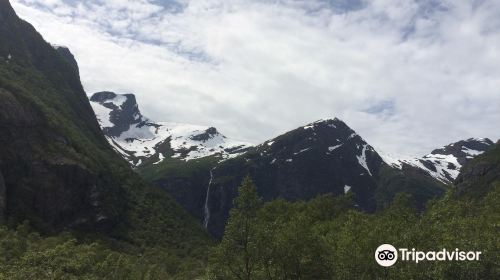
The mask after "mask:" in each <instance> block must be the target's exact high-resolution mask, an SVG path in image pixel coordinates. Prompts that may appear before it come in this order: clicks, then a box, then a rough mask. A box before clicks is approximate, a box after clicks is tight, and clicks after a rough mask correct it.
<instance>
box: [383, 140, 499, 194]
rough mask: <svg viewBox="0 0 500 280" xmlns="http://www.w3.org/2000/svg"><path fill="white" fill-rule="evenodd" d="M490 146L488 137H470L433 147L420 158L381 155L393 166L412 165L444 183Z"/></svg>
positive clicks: (449, 180) (448, 182)
mask: <svg viewBox="0 0 500 280" xmlns="http://www.w3.org/2000/svg"><path fill="white" fill-rule="evenodd" d="M492 147H493V142H492V141H491V140H490V139H488V138H470V139H467V140H461V141H458V142H455V143H451V144H449V145H446V146H444V147H441V148H439V149H435V150H433V151H432V152H431V153H430V154H428V155H425V156H423V157H421V158H413V159H399V160H398V159H392V158H391V157H389V156H387V155H383V158H384V161H385V162H386V163H387V164H389V165H391V166H393V167H397V168H399V169H401V168H402V167H403V166H404V165H410V166H414V167H417V168H420V169H422V170H424V171H425V172H427V173H429V174H430V175H431V176H433V177H434V178H436V179H438V180H440V181H441V182H443V183H445V184H451V183H453V181H454V180H455V179H456V178H457V176H458V174H459V173H460V169H461V167H462V166H463V165H464V164H466V163H467V162H468V161H469V160H471V159H473V158H474V157H476V156H477V155H480V154H482V153H484V152H486V151H488V150H490V149H491V148H492Z"/></svg>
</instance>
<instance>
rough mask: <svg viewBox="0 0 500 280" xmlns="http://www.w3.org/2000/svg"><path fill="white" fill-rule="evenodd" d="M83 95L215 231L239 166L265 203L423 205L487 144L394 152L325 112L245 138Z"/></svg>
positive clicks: (124, 101)
mask: <svg viewBox="0 0 500 280" xmlns="http://www.w3.org/2000/svg"><path fill="white" fill-rule="evenodd" d="M90 100H91V104H92V106H93V108H94V111H95V112H96V115H97V117H98V119H99V122H100V125H101V127H102V129H103V131H104V133H105V135H106V136H107V139H108V141H109V142H110V143H111V144H112V145H113V146H114V147H115V149H116V150H117V151H118V152H119V153H120V154H121V155H122V156H123V157H124V158H126V159H127V160H129V162H130V163H131V164H132V165H133V166H135V167H136V170H137V171H138V172H139V174H141V175H142V176H143V177H144V178H145V179H146V180H147V181H149V182H151V183H152V184H154V185H156V186H158V187H160V188H162V189H164V190H166V191H167V192H168V193H170V194H171V195H172V196H173V197H174V199H175V200H176V201H177V202H178V203H180V204H181V205H182V206H183V207H184V208H185V209H186V210H188V211H189V212H190V213H191V214H192V215H193V216H195V217H196V218H198V219H199V221H200V222H202V223H203V225H204V226H205V227H207V228H208V229H209V231H210V232H211V233H212V234H214V235H215V236H220V234H221V233H222V230H223V228H224V225H225V222H226V219H227V215H228V213H229V209H230V208H231V207H232V199H233V198H234V197H235V195H236V187H237V186H238V185H239V183H240V182H241V180H242V179H243V177H244V176H246V175H247V174H250V175H251V176H252V178H253V179H254V180H255V182H256V185H257V186H258V191H259V195H261V196H262V197H263V199H264V200H265V201H270V200H273V199H276V198H283V199H286V200H289V201H296V200H308V199H311V198H314V197H315V196H317V195H321V194H333V195H342V194H346V193H351V194H352V196H353V198H354V200H355V201H356V203H357V205H358V207H359V208H360V209H361V210H363V211H367V212H373V211H376V210H379V209H384V208H385V207H387V206H388V205H389V204H390V203H391V201H392V199H393V197H394V196H395V194H397V193H400V192H406V193H410V194H412V196H413V198H414V200H415V206H416V207H417V208H419V209H422V208H423V207H424V205H425V203H426V202H427V201H428V200H429V199H431V198H434V197H439V196H441V195H442V194H443V193H444V192H445V189H446V185H451V183H452V182H453V180H454V179H455V178H456V177H457V176H458V173H459V170H460V168H461V166H462V165H464V164H466V163H467V162H468V161H469V160H470V159H472V158H473V157H474V156H476V155H478V154H481V153H482V152H484V151H487V150H488V149H490V148H491V147H492V144H493V143H492V142H491V141H490V140H489V139H468V140H463V141H459V142H456V143H453V144H450V145H447V146H444V147H442V148H439V149H436V150H434V151H432V152H431V153H430V154H429V155H426V156H424V157H421V158H415V159H393V158H391V157H389V156H387V155H384V154H379V153H378V152H377V151H376V150H375V149H374V148H373V147H372V146H370V145H369V144H368V143H367V142H366V141H365V140H363V138H361V136H359V135H358V134H357V133H356V132H355V131H354V130H352V129H351V128H349V127H348V126H347V125H346V124H345V123H344V122H342V121H341V120H339V119H328V120H320V121H317V122H314V123H311V124H309V125H306V126H303V127H299V128H297V129H295V130H293V131H290V132H288V133H285V134H283V135H281V136H278V137H276V138H274V139H272V140H268V141H266V142H264V143H263V144H261V145H258V146H250V145H248V144H245V143H238V142H234V141H230V140H227V138H225V137H224V136H222V135H220V134H219V133H218V132H217V130H216V129H215V128H206V127H198V126H192V125H182V124H175V123H155V122H153V121H150V120H149V119H147V118H145V117H144V116H143V115H142V114H141V112H140V111H139V109H138V105H137V102H136V99H135V96H134V95H132V94H126V95H120V94H115V93H112V92H99V93H96V94H94V95H93V96H92V97H91V98H90ZM176 139H179V140H178V141H175V140H176ZM210 143H215V144H212V145H210ZM233 143H235V144H233ZM232 147H236V148H234V149H233V148H232Z"/></svg>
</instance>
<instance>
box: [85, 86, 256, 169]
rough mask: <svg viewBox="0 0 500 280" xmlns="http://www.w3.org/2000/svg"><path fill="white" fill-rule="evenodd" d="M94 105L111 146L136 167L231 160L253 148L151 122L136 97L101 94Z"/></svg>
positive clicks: (215, 134)
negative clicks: (165, 162)
mask: <svg viewBox="0 0 500 280" xmlns="http://www.w3.org/2000/svg"><path fill="white" fill-rule="evenodd" d="M90 101H91V105H92V108H93V109H94V112H95V113H96V116H97V119H98V120H99V124H100V126H101V128H102V130H103V132H104V135H105V136H106V138H107V139H108V141H109V143H110V144H111V145H112V146H113V147H114V148H115V150H116V151H118V152H119V153H120V154H121V155H122V156H123V157H124V158H125V159H127V160H128V161H129V162H130V163H131V164H132V165H133V166H139V165H141V164H144V163H147V162H149V163H150V164H158V163H160V162H162V161H163V160H164V159H165V158H172V159H180V160H183V161H189V160H193V159H199V158H203V157H207V156H212V155H214V156H217V157H220V158H221V159H227V158H230V157H235V156H237V155H239V154H241V153H243V152H245V151H246V150H247V149H248V147H249V146H250V145H249V144H248V143H244V142H240V141H235V140H231V139H229V138H227V137H226V136H224V135H222V134H221V133H219V131H217V129H216V128H214V127H205V126H199V125H191V124H180V123H172V122H154V121H151V120H150V119H148V118H146V117H144V116H143V115H142V114H141V112H140V110H139V106H138V105H137V102H136V99H135V96H134V95H133V94H116V93H113V92H97V93H95V94H93V95H92V96H91V97H90Z"/></svg>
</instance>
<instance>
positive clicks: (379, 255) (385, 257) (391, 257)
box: [375, 244, 398, 266]
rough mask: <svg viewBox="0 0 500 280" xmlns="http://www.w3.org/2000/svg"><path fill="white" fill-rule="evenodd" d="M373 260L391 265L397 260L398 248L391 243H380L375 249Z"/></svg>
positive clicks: (383, 264) (384, 264)
mask: <svg viewBox="0 0 500 280" xmlns="http://www.w3.org/2000/svg"><path fill="white" fill-rule="evenodd" d="M375 260H376V261H377V263H378V264H379V265H381V266H392V265H393V264H395V263H396V261H397V260H398V250H396V248H394V246H392V245H391V244H382V245H380V246H378V248H377V250H375Z"/></svg>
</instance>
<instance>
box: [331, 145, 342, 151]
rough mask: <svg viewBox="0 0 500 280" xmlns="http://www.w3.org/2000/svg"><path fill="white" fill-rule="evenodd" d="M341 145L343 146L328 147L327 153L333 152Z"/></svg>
mask: <svg viewBox="0 0 500 280" xmlns="http://www.w3.org/2000/svg"><path fill="white" fill-rule="evenodd" d="M342 145H343V144H338V145H335V146H330V147H328V151H329V152H333V151H334V150H336V149H338V148H339V147H340V146H342Z"/></svg>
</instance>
